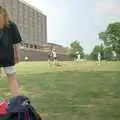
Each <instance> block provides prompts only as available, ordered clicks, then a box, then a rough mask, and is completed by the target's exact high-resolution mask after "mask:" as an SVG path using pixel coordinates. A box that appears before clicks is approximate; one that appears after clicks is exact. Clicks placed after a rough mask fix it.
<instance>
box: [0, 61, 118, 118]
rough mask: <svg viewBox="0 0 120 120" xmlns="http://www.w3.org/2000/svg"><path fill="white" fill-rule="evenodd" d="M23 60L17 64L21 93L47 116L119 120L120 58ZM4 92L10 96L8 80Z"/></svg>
mask: <svg viewBox="0 0 120 120" xmlns="http://www.w3.org/2000/svg"><path fill="white" fill-rule="evenodd" d="M60 64H61V65H62V66H61V67H55V66H52V67H48V64H47V62H29V63H27V62H23V63H20V64H19V65H17V78H18V79H19V82H20V84H21V91H22V94H24V95H27V96H29V97H30V99H31V101H32V104H33V105H34V106H36V109H37V110H38V111H39V112H40V114H41V116H42V117H43V118H44V120H120V62H103V63H102V64H101V65H97V63H96V62H92V61H89V62H80V63H73V62H60ZM0 93H1V96H5V97H7V96H10V93H9V89H8V86H7V81H6V80H1V81H0Z"/></svg>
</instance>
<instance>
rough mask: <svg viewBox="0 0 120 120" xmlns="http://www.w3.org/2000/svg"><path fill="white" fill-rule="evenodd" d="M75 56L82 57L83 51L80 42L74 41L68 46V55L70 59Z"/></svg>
mask: <svg viewBox="0 0 120 120" xmlns="http://www.w3.org/2000/svg"><path fill="white" fill-rule="evenodd" d="M77 54H80V56H81V58H82V57H83V56H84V51H83V48H82V46H81V45H80V42H79V41H77V40H75V41H73V42H72V43H71V44H70V48H69V55H70V57H72V58H76V57H77Z"/></svg>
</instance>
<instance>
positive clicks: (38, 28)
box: [0, 0, 47, 48]
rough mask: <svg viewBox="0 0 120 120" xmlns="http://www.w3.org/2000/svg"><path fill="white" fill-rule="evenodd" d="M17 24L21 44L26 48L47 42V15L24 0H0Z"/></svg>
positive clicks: (36, 46) (37, 46) (0, 3)
mask: <svg viewBox="0 0 120 120" xmlns="http://www.w3.org/2000/svg"><path fill="white" fill-rule="evenodd" d="M0 5H1V6H4V7H5V8H6V9H7V10H8V13H9V15H10V17H11V18H12V20H13V21H14V22H15V23H16V24H17V25H18V28H19V31H20V33H21V36H22V38H23V43H22V44H23V46H24V47H27V48H39V46H41V45H42V44H46V42H47V17H46V16H45V15H44V14H43V13H42V12H41V11H40V10H38V9H37V8H35V7H33V6H31V5H30V4H28V3H27V2H25V1H24V0H0Z"/></svg>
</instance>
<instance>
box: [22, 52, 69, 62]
mask: <svg viewBox="0 0 120 120" xmlns="http://www.w3.org/2000/svg"><path fill="white" fill-rule="evenodd" d="M25 56H27V57H29V60H30V61H42V60H48V52H42V51H41V52H40V51H33V50H21V60H22V61H23V60H24V58H25ZM57 56H58V60H60V61H68V60H70V58H69V56H68V55H66V54H57Z"/></svg>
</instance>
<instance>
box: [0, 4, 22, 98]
mask: <svg viewBox="0 0 120 120" xmlns="http://www.w3.org/2000/svg"><path fill="white" fill-rule="evenodd" d="M21 41H22V39H21V36H20V33H19V31H18V28H17V26H16V24H15V23H14V22H12V21H11V20H10V19H9V16H8V13H7V10H6V9H5V8H3V7H2V6H0V67H2V68H3V69H4V72H5V74H6V75H7V78H8V81H9V86H10V89H11V92H12V95H13V96H17V95H19V94H20V90H19V85H18V82H17V80H16V68H15V64H17V63H19V61H20V42H21Z"/></svg>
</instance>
